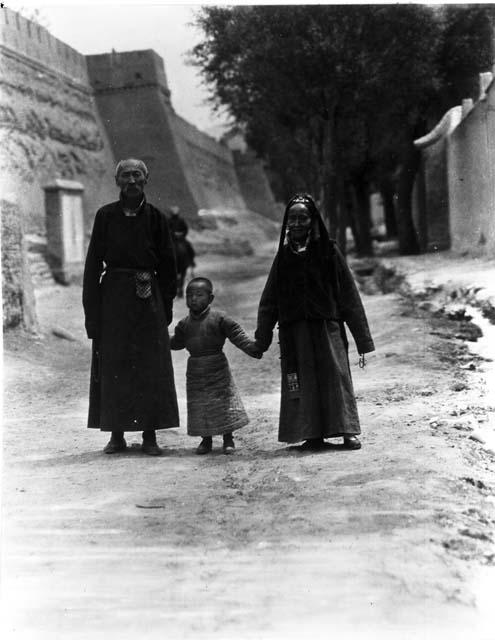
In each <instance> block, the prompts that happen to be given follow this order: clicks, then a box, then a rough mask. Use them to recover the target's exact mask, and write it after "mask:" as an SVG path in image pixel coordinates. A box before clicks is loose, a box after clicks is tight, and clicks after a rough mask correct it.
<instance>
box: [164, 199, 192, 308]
mask: <svg viewBox="0 0 495 640" xmlns="http://www.w3.org/2000/svg"><path fill="white" fill-rule="evenodd" d="M169 226H170V230H171V232H172V235H173V237H174V242H175V253H176V258H177V295H178V296H179V298H182V296H183V295H184V280H185V278H186V273H187V270H188V268H189V267H191V268H193V267H195V266H196V262H195V259H196V254H195V252H194V247H193V246H192V244H191V243H190V242H189V240H188V239H187V237H186V236H187V233H188V231H189V227H188V226H187V222H186V221H185V220H184V218H182V216H181V215H180V209H179V207H177V206H173V207H170V218H169Z"/></svg>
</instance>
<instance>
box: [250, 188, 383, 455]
mask: <svg viewBox="0 0 495 640" xmlns="http://www.w3.org/2000/svg"><path fill="white" fill-rule="evenodd" d="M277 322H278V324H279V338H280V353H281V367H282V401H281V408H280V423H279V441H280V442H288V443H296V442H300V441H302V440H304V441H305V442H304V444H303V445H301V447H300V448H302V449H309V450H318V449H323V448H325V447H329V446H331V445H329V444H328V443H325V442H324V439H325V438H335V437H337V436H343V439H344V442H343V445H342V446H343V448H346V449H359V448H360V447H361V443H360V441H359V438H358V434H359V433H360V432H361V429H360V425H359V418H358V412H357V407H356V400H355V397H354V389H353V385H352V380H351V372H350V368H349V360H348V354H347V347H348V343H347V338H346V334H345V329H344V323H346V324H347V325H348V327H349V329H350V331H351V333H352V335H353V337H354V340H355V342H356V346H357V350H358V353H359V354H360V363H361V364H362V365H363V366H364V354H365V353H368V352H369V351H373V350H374V345H373V340H372V339H371V335H370V331H369V328H368V321H367V319H366V315H365V312H364V308H363V305H362V302H361V298H360V296H359V292H358V290H357V287H356V284H355V282H354V279H353V277H352V274H351V271H350V269H349V267H348V266H347V264H346V261H345V258H344V256H343V255H342V254H341V252H340V251H339V249H338V247H337V245H336V244H335V242H334V241H333V240H330V238H329V237H328V233H327V230H326V228H325V225H324V224H323V220H322V218H321V216H320V213H319V211H318V209H317V208H316V205H315V203H314V200H313V199H312V198H311V196H309V195H306V194H300V195H296V196H294V197H293V198H292V199H291V200H289V203H288V205H287V208H286V210H285V216H284V221H283V224H282V231H281V234H280V243H279V247H278V252H277V255H276V256H275V260H274V262H273V265H272V268H271V271H270V275H269V276H268V280H267V283H266V285H265V289H264V291H263V294H262V296H261V300H260V304H259V309H258V328H257V330H256V333H255V337H256V344H257V345H258V347H259V348H260V350H261V351H266V350H267V349H268V347H269V346H270V344H271V341H272V337H273V328H274V327H275V324H276V323H277Z"/></svg>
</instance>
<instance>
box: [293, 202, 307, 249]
mask: <svg viewBox="0 0 495 640" xmlns="http://www.w3.org/2000/svg"><path fill="white" fill-rule="evenodd" d="M310 228H311V214H310V213H309V210H308V208H307V207H306V205H305V204H303V203H302V202H298V203H297V204H293V205H292V207H291V208H290V209H289V213H288V215H287V229H288V230H289V235H290V238H291V240H295V241H296V242H301V241H304V240H306V238H307V237H308V233H309V230H310Z"/></svg>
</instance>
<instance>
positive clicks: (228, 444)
mask: <svg viewBox="0 0 495 640" xmlns="http://www.w3.org/2000/svg"><path fill="white" fill-rule="evenodd" d="M234 451H235V444H234V438H233V437H232V434H231V433H226V434H225V435H224V436H223V452H224V453H225V454H226V455H230V454H231V453H234Z"/></svg>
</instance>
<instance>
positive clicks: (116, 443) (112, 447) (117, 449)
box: [103, 437, 127, 453]
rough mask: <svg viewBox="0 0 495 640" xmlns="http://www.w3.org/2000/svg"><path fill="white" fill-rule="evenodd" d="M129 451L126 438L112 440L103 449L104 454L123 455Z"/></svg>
mask: <svg viewBox="0 0 495 640" xmlns="http://www.w3.org/2000/svg"><path fill="white" fill-rule="evenodd" d="M126 449H127V442H126V441H125V439H124V438H119V439H117V438H113V437H112V438H110V440H109V441H108V443H107V445H106V447H105V448H104V449H103V452H104V453H121V452H122V451H125V450H126Z"/></svg>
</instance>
